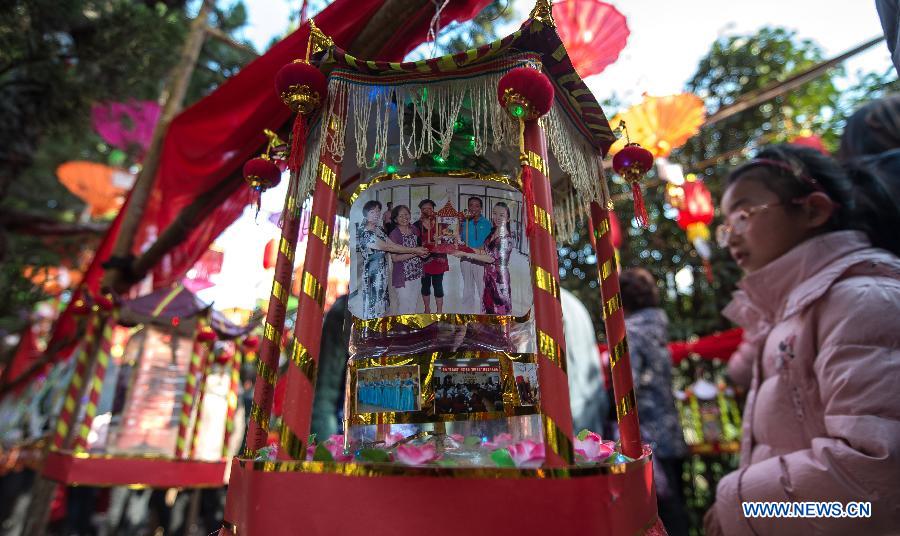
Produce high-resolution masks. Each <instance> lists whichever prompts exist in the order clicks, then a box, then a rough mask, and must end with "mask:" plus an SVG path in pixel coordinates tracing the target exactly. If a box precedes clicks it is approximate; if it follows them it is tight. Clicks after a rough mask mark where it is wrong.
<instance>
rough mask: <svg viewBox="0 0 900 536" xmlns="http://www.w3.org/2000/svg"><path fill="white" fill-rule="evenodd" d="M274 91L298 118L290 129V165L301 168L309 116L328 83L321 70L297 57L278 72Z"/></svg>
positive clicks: (321, 97) (295, 170)
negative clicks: (307, 117)
mask: <svg viewBox="0 0 900 536" xmlns="http://www.w3.org/2000/svg"><path fill="white" fill-rule="evenodd" d="M275 91H276V92H277V93H278V96H279V97H281V100H282V102H284V104H285V105H287V106H288V107H289V108H290V109H291V110H292V111H293V112H294V113H296V114H297V117H296V118H295V119H294V126H293V128H292V129H291V155H290V157H289V159H288V168H290V170H291V171H293V172H294V173H297V172H299V171H300V166H302V165H303V156H304V154H305V150H304V149H305V147H306V124H307V123H306V117H305V116H309V115H311V114H312V113H313V112H315V111H316V110H317V109H318V108H319V106H321V104H322V101H323V100H324V99H325V95H326V94H327V92H328V82H327V80H326V79H325V75H324V74H322V72H321V71H320V70H319V69H317V68H315V67H313V66H312V65H310V64H309V63H308V62H306V61H305V60H294V61H293V62H292V63H288V64H287V65H285V66H284V67H282V68H281V69H280V70H279V71H278V73H277V74H276V75H275Z"/></svg>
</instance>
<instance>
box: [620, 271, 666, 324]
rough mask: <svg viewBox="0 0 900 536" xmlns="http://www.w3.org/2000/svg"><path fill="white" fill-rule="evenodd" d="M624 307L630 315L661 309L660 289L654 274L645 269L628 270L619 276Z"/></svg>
mask: <svg viewBox="0 0 900 536" xmlns="http://www.w3.org/2000/svg"><path fill="white" fill-rule="evenodd" d="M619 289H620V292H621V296H622V307H623V308H624V309H625V310H626V311H628V312H629V313H633V312H635V311H640V310H641V309H646V308H648V307H659V287H657V286H656V280H655V279H654V278H653V274H651V273H650V272H648V271H647V270H646V269H644V268H628V269H627V270H623V271H622V274H621V275H620V276H619Z"/></svg>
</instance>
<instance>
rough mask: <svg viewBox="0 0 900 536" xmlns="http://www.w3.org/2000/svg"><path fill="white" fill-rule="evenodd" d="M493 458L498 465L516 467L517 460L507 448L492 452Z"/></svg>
mask: <svg viewBox="0 0 900 536" xmlns="http://www.w3.org/2000/svg"><path fill="white" fill-rule="evenodd" d="M491 460H492V461H493V462H494V463H495V464H497V467H515V466H516V462H514V461H513V459H512V456H510V455H509V451H508V450H506V449H497V450H495V451H494V452H492V453H491Z"/></svg>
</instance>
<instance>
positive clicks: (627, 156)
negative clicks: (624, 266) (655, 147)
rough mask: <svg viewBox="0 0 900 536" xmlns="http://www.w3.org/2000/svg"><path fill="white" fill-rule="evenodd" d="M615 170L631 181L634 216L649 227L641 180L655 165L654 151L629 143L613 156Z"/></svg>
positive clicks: (643, 225) (641, 224)
mask: <svg viewBox="0 0 900 536" xmlns="http://www.w3.org/2000/svg"><path fill="white" fill-rule="evenodd" d="M612 164H613V171H615V172H616V173H618V174H619V175H621V176H622V178H623V179H625V180H626V181H628V182H629V183H631V195H632V197H633V198H634V217H635V219H637V221H638V224H639V225H640V226H641V227H647V225H648V221H649V220H648V217H647V207H646V206H645V205H644V196H643V194H642V193H641V184H640V181H641V179H642V178H644V175H646V174H647V172H648V171H650V168H652V167H653V153H651V152H650V151H648V150H647V149H644V148H643V147H641V146H640V145H638V144H637V143H629V144H628V145H626V146H625V147H623V148H622V150H621V151H619V152H618V153H616V156H614V157H613V162H612Z"/></svg>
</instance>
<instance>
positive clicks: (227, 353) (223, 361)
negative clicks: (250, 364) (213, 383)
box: [216, 345, 234, 365]
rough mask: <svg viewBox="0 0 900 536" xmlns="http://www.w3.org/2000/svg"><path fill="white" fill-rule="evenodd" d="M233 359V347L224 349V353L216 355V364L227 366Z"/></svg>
mask: <svg viewBox="0 0 900 536" xmlns="http://www.w3.org/2000/svg"><path fill="white" fill-rule="evenodd" d="M233 359H234V349H232V348H231V345H228V346H226V347H224V348H222V351H220V352H219V353H218V355H216V363H218V364H220V365H227V364H228V363H231V361H232V360H233Z"/></svg>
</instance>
